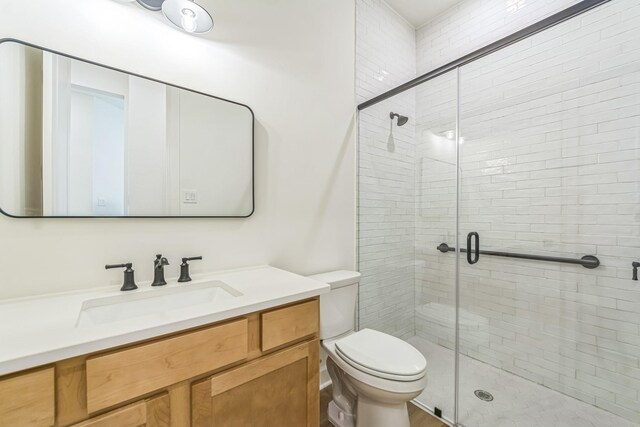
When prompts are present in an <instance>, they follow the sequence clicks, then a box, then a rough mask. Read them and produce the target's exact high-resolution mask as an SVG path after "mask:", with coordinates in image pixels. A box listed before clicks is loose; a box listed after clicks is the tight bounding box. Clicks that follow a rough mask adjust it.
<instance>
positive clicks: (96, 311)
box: [76, 280, 242, 328]
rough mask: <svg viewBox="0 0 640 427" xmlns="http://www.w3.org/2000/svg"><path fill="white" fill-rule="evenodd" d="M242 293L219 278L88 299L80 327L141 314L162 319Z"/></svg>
mask: <svg viewBox="0 0 640 427" xmlns="http://www.w3.org/2000/svg"><path fill="white" fill-rule="evenodd" d="M241 295H242V293H241V292H238V291H237V290H235V289H233V288H232V287H231V286H229V285H227V284H226V283H224V282H221V281H219V280H213V281H208V282H201V283H190V284H185V285H177V286H170V287H167V288H160V289H149V290H144V291H142V292H135V293H131V294H128V293H123V294H122V295H115V296H110V297H103V298H95V299H90V300H87V301H84V302H83V303H82V308H81V309H80V313H79V315H78V320H77V322H76V327H77V328H82V327H87V326H96V325H101V324H106V323H112V322H118V321H122V320H129V319H135V318H140V317H145V318H154V319H156V320H161V319H162V318H168V317H169V316H170V315H171V314H179V312H180V311H188V312H189V313H194V312H197V311H198V309H204V308H206V309H211V307H212V306H215V305H216V304H218V303H220V302H224V301H229V300H231V299H233V298H236V297H238V296H241Z"/></svg>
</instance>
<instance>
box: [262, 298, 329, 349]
mask: <svg viewBox="0 0 640 427" xmlns="http://www.w3.org/2000/svg"><path fill="white" fill-rule="evenodd" d="M318 326H319V307H318V300H314V301H309V302H305V303H302V304H296V305H292V306H289V307H284V308H279V309H276V310H273V311H268V312H266V313H262V351H268V350H271V349H274V348H277V347H280V346H282V345H285V344H288V343H291V342H294V341H296V340H299V339H301V338H304V337H307V336H311V335H314V334H317V333H318Z"/></svg>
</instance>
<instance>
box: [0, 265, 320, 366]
mask: <svg viewBox="0 0 640 427" xmlns="http://www.w3.org/2000/svg"><path fill="white" fill-rule="evenodd" d="M212 281H219V282H223V283H224V284H226V285H228V287H230V288H232V289H233V290H234V291H235V294H234V295H233V297H227V298H224V299H221V300H219V301H216V302H215V303H211V304H206V303H201V304H197V305H196V306H188V307H181V308H180V309H175V310H168V311H165V312H162V313H155V315H148V314H140V315H136V316H135V317H129V318H122V319H115V320H112V319H106V320H104V319H103V321H102V323H96V324H93V323H91V322H88V324H87V323H84V324H83V323H82V322H80V313H81V311H82V309H83V307H86V304H87V302H94V301H96V300H101V301H102V300H107V299H113V300H116V301H118V300H119V301H123V300H124V299H126V298H129V297H132V298H133V299H146V298H147V297H154V296H156V295H162V292H164V293H167V292H169V293H170V294H171V295H178V294H179V293H180V292H181V291H180V290H179V289H178V288H182V289H188V287H189V286H193V285H196V286H195V288H197V286H199V284H205V283H208V282H212ZM167 282H168V283H169V284H168V285H166V286H163V287H159V288H152V287H151V286H150V282H148V283H139V284H138V286H139V289H137V290H135V291H128V292H120V291H119V290H118V289H115V290H114V289H113V288H112V287H110V288H100V289H93V290H90V291H82V292H71V293H60V294H50V295H43V296H37V297H31V298H20V299H13V300H4V301H2V302H0V375H4V374H8V373H12V372H17V371H21V370H24V369H29V368H32V367H36V366H40V365H45V364H48V363H52V362H56V361H59V360H64V359H68V358H70V357H75V356H80V355H83V354H88V353H93V352H97V351H100V350H106V349H109V348H112V347H117V346H121V345H124V344H129V343H133V342H136V341H140V340H145V339H149V338H154V337H157V336H161V335H165V334H169V333H173V332H178V331H181V330H184V329H189V328H193V327H197V326H201V325H206V324H209V323H213V322H219V321H223V320H226V319H230V318H233V317H237V316H241V315H244V314H248V313H252V312H256V311H260V310H265V309H268V308H272V307H276V306H279V305H283V304H288V303H291V302H295V301H300V300H303V299H307V298H312V297H316V296H318V295H321V294H323V293H326V292H329V289H330V287H329V285H327V284H325V283H321V282H318V281H316V280H313V279H310V278H307V277H304V276H300V275H298V274H294V273H290V272H287V271H284V270H280V269H277V268H274V267H270V266H258V267H251V268H244V269H238V270H228V271H221V272H215V273H210V274H201V275H193V281H192V282H188V283H177V281H176V279H175V278H173V279H167ZM195 288H194V289H195ZM134 295H135V296H134ZM83 304H84V305H83ZM152 308H153V307H152Z"/></svg>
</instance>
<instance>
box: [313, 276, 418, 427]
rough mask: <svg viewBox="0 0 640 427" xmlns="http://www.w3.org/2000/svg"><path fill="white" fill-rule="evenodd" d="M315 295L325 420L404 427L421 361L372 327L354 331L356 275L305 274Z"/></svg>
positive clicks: (339, 425) (343, 426) (340, 426)
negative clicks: (327, 396) (325, 379)
mask: <svg viewBox="0 0 640 427" xmlns="http://www.w3.org/2000/svg"><path fill="white" fill-rule="evenodd" d="M311 278H312V279H315V280H318V281H320V282H323V283H327V284H329V285H330V286H331V291H330V292H329V293H328V294H324V295H321V296H320V340H321V342H322V348H323V349H324V350H325V352H326V353H327V371H328V373H329V376H330V378H331V382H332V384H333V400H332V401H331V403H329V409H328V418H329V421H330V422H331V423H332V424H333V425H334V426H336V427H355V426H357V427H409V413H408V411H407V402H408V401H410V400H411V399H413V398H415V397H417V396H418V395H419V394H420V393H421V392H422V390H424V388H425V387H426V385H427V375H426V370H427V361H426V359H425V358H424V356H423V355H422V354H421V353H420V352H419V351H418V350H417V349H416V348H415V347H413V346H412V345H410V344H409V343H407V342H405V341H403V340H401V339H398V338H396V337H393V336H391V335H388V334H385V333H383V332H379V331H376V330H373V329H361V330H359V331H357V332H356V331H355V309H356V299H357V295H358V284H359V283H360V273H358V272H354V271H334V272H330V273H323V274H317V275H315V276H311Z"/></svg>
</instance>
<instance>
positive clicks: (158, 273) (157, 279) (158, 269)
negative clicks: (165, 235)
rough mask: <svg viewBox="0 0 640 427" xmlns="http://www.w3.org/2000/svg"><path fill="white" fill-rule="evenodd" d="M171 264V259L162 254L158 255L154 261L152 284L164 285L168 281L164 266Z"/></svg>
mask: <svg viewBox="0 0 640 427" xmlns="http://www.w3.org/2000/svg"><path fill="white" fill-rule="evenodd" d="M165 265H169V261H167V259H166V258H165V257H163V256H162V254H158V255H156V259H155V260H154V261H153V283H152V284H151V286H164V285H166V284H167V281H166V280H164V266H165Z"/></svg>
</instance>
